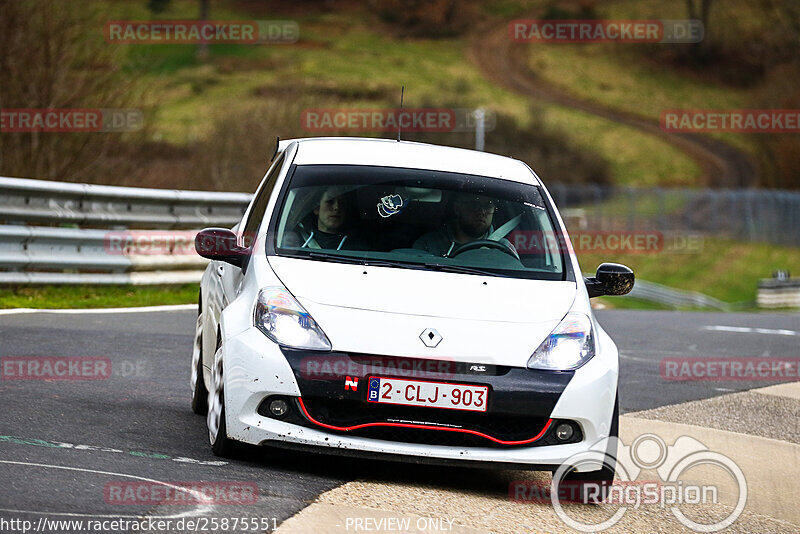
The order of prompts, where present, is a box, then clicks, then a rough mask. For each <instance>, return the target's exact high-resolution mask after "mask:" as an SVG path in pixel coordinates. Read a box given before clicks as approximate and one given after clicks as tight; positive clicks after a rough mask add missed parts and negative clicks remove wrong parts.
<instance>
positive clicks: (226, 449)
mask: <svg viewBox="0 0 800 534" xmlns="http://www.w3.org/2000/svg"><path fill="white" fill-rule="evenodd" d="M237 444H238V442H237V441H234V440H232V439H231V438H229V437H228V428H227V425H226V424H225V406H224V405H223V406H222V418H221V420H220V422H219V432H217V439H216V440H215V441H214V443H212V444H211V452H213V453H214V455H215V456H220V457H222V458H232V457H233V456H235V454H236V449H237V447H236V446H237Z"/></svg>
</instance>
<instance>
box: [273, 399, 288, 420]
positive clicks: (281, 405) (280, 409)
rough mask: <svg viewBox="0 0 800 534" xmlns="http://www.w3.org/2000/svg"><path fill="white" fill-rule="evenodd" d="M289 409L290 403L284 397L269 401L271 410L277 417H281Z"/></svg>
mask: <svg viewBox="0 0 800 534" xmlns="http://www.w3.org/2000/svg"><path fill="white" fill-rule="evenodd" d="M287 410H289V405H288V404H286V401H285V400H283V399H275V400H274V401H272V402H270V403H269V411H270V413H271V414H272V415H274V416H275V417H281V416H283V414H285V413H286V412H287Z"/></svg>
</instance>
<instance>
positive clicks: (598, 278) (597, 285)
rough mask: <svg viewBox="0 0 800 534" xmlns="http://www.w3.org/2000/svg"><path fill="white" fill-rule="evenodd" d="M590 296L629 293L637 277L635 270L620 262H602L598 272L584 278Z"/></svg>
mask: <svg viewBox="0 0 800 534" xmlns="http://www.w3.org/2000/svg"><path fill="white" fill-rule="evenodd" d="M584 282H585V283H586V291H588V292H589V298H592V297H601V296H603V295H627V294H628V293H630V292H631V289H633V284H634V282H635V277H634V275H633V271H632V270H631V269H630V268H629V267H626V266H625V265H621V264H619V263H602V264H600V266H599V267H598V268H597V274H595V276H593V277H588V278H584Z"/></svg>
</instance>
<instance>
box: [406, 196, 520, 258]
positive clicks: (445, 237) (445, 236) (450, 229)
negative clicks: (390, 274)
mask: <svg viewBox="0 0 800 534" xmlns="http://www.w3.org/2000/svg"><path fill="white" fill-rule="evenodd" d="M495 211H497V201H496V200H494V199H492V198H489V197H485V196H483V195H472V194H466V193H461V194H459V195H458V196H457V197H456V199H455V201H454V202H453V215H452V217H451V218H450V219H449V220H448V221H447V222H445V224H443V225H442V226H441V228H439V229H438V230H436V231H433V232H429V233H427V234H425V235H423V236H422V237H420V238H419V239H417V240H416V241H415V242H414V248H417V249H421V250H425V251H428V252H430V253H431V254H435V255H436V256H445V257H446V256H450V254H451V253H452V252H453V251H454V250H456V249H457V248H458V247H459V246H461V245H464V244H466V243H469V242H472V241H477V240H479V239H491V237H490V236H491V233H492V231H493V228H492V220H493V219H494V212H495ZM495 241H498V242H499V243H502V244H504V245H506V246H507V247H508V248H509V249H511V250H512V251H513V252H514V254H515V255H517V254H516V249H514V246H513V245H512V244H511V242H510V241H508V240H507V239H504V238H501V239H495Z"/></svg>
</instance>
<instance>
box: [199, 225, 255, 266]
mask: <svg viewBox="0 0 800 534" xmlns="http://www.w3.org/2000/svg"><path fill="white" fill-rule="evenodd" d="M194 249H195V250H196V251H197V253H198V254H199V255H200V256H202V257H204V258H207V259H209V260H216V261H224V262H225V263H230V264H231V265H235V266H236V267H239V268H241V267H242V266H243V265H244V263H245V261H246V260H247V257H248V256H249V255H250V249H248V248H245V247H240V246H239V243H238V240H237V238H236V233H235V232H233V231H231V230H228V229H227V228H206V229H205V230H200V231H199V232H197V235H196V236H195V238H194Z"/></svg>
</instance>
